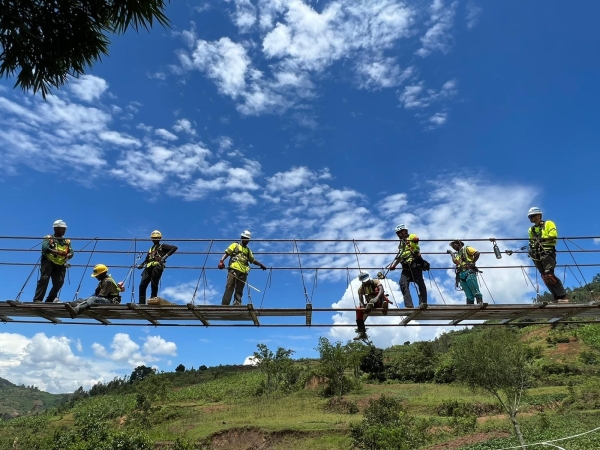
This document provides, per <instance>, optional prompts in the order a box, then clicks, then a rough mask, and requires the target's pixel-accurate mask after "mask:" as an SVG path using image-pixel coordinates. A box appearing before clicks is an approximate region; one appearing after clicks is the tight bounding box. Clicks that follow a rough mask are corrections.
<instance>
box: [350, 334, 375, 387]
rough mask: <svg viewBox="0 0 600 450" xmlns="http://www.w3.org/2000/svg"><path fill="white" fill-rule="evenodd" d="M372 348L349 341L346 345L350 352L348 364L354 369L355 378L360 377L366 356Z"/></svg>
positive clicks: (358, 342) (359, 342)
mask: <svg viewBox="0 0 600 450" xmlns="http://www.w3.org/2000/svg"><path fill="white" fill-rule="evenodd" d="M370 348H371V346H368V345H365V344H364V343H363V342H362V341H349V342H348V343H347V344H346V349H347V350H348V359H349V361H348V364H349V367H350V368H352V373H353V374H354V378H358V377H360V374H361V367H360V366H361V363H362V360H363V358H364V357H365V355H366V354H367V353H368V352H369V349H370Z"/></svg>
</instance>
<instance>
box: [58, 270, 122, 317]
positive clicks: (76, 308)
mask: <svg viewBox="0 0 600 450" xmlns="http://www.w3.org/2000/svg"><path fill="white" fill-rule="evenodd" d="M92 277H94V278H96V279H97V280H98V287H97V288H96V290H95V291H94V295H92V296H91V297H88V298H86V299H79V300H77V301H75V302H72V303H65V308H66V309H67V311H69V315H70V316H71V319H74V318H75V317H77V316H78V315H79V314H81V313H82V312H83V311H85V310H86V309H88V308H90V306H92V305H102V304H119V303H121V292H122V290H123V289H124V288H122V287H121V286H119V285H118V284H117V283H116V282H115V280H113V278H112V277H111V276H110V274H109V273H108V267H106V266H105V265H104V264H96V265H95V266H94V271H93V272H92Z"/></svg>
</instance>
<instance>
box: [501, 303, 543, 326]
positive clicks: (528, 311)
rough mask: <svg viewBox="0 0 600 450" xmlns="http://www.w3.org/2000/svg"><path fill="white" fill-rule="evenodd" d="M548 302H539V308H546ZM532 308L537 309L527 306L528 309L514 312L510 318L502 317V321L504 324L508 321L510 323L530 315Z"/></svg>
mask: <svg viewBox="0 0 600 450" xmlns="http://www.w3.org/2000/svg"><path fill="white" fill-rule="evenodd" d="M547 304H548V302H542V303H540V304H539V306H538V308H539V309H543V308H545V307H546V305H547ZM531 309H535V308H527V309H526V310H524V311H521V312H518V313H515V314H513V315H512V317H509V318H508V319H502V320H501V321H500V323H501V324H502V325H505V324H507V323H510V322H512V321H513V320H516V319H519V318H520V317H524V316H526V315H528V314H529V313H530V312H531Z"/></svg>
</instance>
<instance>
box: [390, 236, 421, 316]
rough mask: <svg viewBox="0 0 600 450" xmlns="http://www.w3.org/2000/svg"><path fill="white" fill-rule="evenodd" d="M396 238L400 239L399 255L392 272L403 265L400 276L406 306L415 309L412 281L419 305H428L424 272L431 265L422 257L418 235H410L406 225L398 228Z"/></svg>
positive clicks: (391, 268) (391, 266)
mask: <svg viewBox="0 0 600 450" xmlns="http://www.w3.org/2000/svg"><path fill="white" fill-rule="evenodd" d="M396 236H398V239H400V243H399V244H398V253H397V255H396V258H395V259H394V261H393V262H392V264H391V265H390V270H395V269H396V266H397V265H398V264H402V274H401V275H400V291H402V296H403V297H404V306H405V307H406V308H414V305H413V301H412V296H411V295H410V283H411V281H412V282H413V283H415V284H416V285H417V292H418V294H419V305H426V304H427V286H425V280H424V279H423V270H429V263H428V262H427V261H425V260H424V259H423V257H422V256H421V249H420V248H419V237H418V236H417V235H416V234H408V228H407V227H406V225H404V224H400V225H398V226H397V227H396Z"/></svg>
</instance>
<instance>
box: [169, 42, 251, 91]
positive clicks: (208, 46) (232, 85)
mask: <svg viewBox="0 0 600 450" xmlns="http://www.w3.org/2000/svg"><path fill="white" fill-rule="evenodd" d="M179 60H180V63H181V65H182V67H183V68H184V69H186V70H191V69H196V70H199V71H201V72H205V73H206V75H207V76H208V77H209V78H211V79H213V80H214V81H215V83H216V84H217V86H218V88H219V91H220V92H221V93H223V94H225V95H228V96H230V97H232V98H236V97H237V96H238V95H240V94H241V93H242V92H243V91H244V90H245V88H246V80H245V77H246V71H247V70H248V66H249V65H250V59H249V58H248V55H247V54H246V49H245V48H244V47H243V46H242V45H240V44H236V43H235V42H233V41H232V40H231V39H229V38H228V37H224V38H221V39H219V40H218V41H214V42H208V41H205V40H203V39H198V40H197V41H196V42H195V47H194V49H193V50H192V52H191V53H190V54H187V53H184V52H180V53H179Z"/></svg>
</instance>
